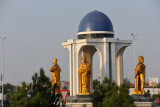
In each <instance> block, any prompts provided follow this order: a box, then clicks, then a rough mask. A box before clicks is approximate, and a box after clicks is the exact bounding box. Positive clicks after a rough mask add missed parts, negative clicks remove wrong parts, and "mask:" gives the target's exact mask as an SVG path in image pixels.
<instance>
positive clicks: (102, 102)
mask: <svg viewBox="0 0 160 107" xmlns="http://www.w3.org/2000/svg"><path fill="white" fill-rule="evenodd" d="M92 103H93V107H134V100H133V98H132V97H131V96H129V85H128V84H126V83H123V84H122V85H121V86H120V87H119V86H117V84H116V83H115V82H111V81H110V80H108V79H107V78H105V79H104V81H103V82H102V84H100V85H97V86H96V88H95V90H94V93H93V98H92Z"/></svg>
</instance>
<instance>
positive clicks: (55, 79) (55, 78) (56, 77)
mask: <svg viewBox="0 0 160 107" xmlns="http://www.w3.org/2000/svg"><path fill="white" fill-rule="evenodd" d="M53 64H54V65H53V66H52V67H51V68H50V69H49V71H50V72H52V89H53V87H54V85H55V84H56V85H57V89H56V90H55V94H58V93H60V88H61V82H60V72H61V68H60V67H59V65H58V64H57V59H56V58H55V59H54V60H53ZM51 95H53V90H52V91H51Z"/></svg>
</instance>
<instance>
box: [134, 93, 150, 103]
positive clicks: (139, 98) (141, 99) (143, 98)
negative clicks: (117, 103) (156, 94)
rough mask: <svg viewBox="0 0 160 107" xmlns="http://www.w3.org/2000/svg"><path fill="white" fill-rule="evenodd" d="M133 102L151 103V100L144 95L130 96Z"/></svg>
mask: <svg viewBox="0 0 160 107" xmlns="http://www.w3.org/2000/svg"><path fill="white" fill-rule="evenodd" d="M132 97H133V99H134V101H135V102H153V100H152V99H151V98H150V97H148V96H147V95H144V94H132Z"/></svg>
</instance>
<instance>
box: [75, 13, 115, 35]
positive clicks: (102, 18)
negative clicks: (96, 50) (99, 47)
mask: <svg viewBox="0 0 160 107" xmlns="http://www.w3.org/2000/svg"><path fill="white" fill-rule="evenodd" d="M99 33H100V34H112V37H113V34H114V31H113V26H112V22H111V21H110V19H109V18H108V17H107V16H106V15H105V14H104V13H102V12H99V11H97V10H95V11H92V12H90V13H88V14H87V15H85V16H84V17H83V19H82V20H81V22H80V24H79V29H78V33H77V34H78V35H84V34H99Z"/></svg>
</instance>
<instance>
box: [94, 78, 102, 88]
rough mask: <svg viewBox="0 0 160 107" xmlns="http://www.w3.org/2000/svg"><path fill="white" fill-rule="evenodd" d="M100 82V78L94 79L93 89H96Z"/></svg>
mask: <svg viewBox="0 0 160 107" xmlns="http://www.w3.org/2000/svg"><path fill="white" fill-rule="evenodd" d="M98 84H100V81H98V79H95V80H93V89H95V88H96V86H97V85H98Z"/></svg>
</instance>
